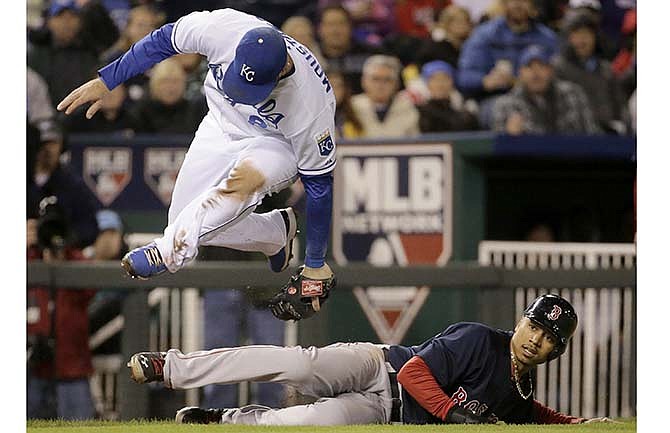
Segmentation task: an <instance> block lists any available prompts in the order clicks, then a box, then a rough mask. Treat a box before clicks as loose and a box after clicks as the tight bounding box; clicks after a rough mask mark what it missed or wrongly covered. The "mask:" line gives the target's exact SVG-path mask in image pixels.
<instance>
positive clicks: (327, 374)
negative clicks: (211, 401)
mask: <svg viewBox="0 0 670 433" xmlns="http://www.w3.org/2000/svg"><path fill="white" fill-rule="evenodd" d="M164 377H165V385H166V386H167V387H169V388H173V389H187V388H197V387H201V386H204V385H208V384H214V383H218V384H232V383H237V382H242V381H252V382H278V383H283V384H286V385H291V386H293V387H295V388H296V389H297V390H298V391H299V392H300V393H302V394H304V395H309V396H312V397H317V398H319V400H318V401H316V402H315V403H313V404H307V405H300V406H292V407H288V408H283V409H272V408H269V407H265V406H258V405H252V406H245V407H242V408H234V409H228V410H226V411H224V414H223V417H222V420H221V422H222V423H227V424H254V425H347V424H381V423H387V422H389V420H390V418H391V407H392V399H391V388H390V387H391V385H390V382H389V377H388V373H387V369H386V365H385V362H384V353H383V351H382V346H380V345H375V344H371V343H336V344H332V345H329V346H326V347H322V348H317V347H309V348H302V347H300V346H295V347H279V346H243V347H233V348H221V349H214V350H208V351H198V352H192V353H187V354H183V353H181V352H180V351H179V350H176V349H171V350H170V351H168V352H167V356H166V358H165V367H164Z"/></svg>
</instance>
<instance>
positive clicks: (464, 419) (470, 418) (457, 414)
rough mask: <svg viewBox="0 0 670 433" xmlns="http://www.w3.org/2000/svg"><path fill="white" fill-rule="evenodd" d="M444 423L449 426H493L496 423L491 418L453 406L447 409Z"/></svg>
mask: <svg viewBox="0 0 670 433" xmlns="http://www.w3.org/2000/svg"><path fill="white" fill-rule="evenodd" d="M445 421H446V422H447V423H449V424H495V422H496V420H495V419H494V418H492V417H485V416H481V415H477V414H476V413H474V412H472V411H470V410H468V409H466V408H464V407H460V406H453V407H452V408H451V409H449V412H447V417H446V418H445Z"/></svg>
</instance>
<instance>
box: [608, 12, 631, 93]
mask: <svg viewBox="0 0 670 433" xmlns="http://www.w3.org/2000/svg"><path fill="white" fill-rule="evenodd" d="M621 34H622V36H623V38H622V41H621V49H620V50H619V52H618V53H617V55H616V57H615V58H614V60H613V61H612V72H614V75H615V76H616V77H617V79H618V80H619V81H620V82H621V86H622V90H623V95H624V98H630V96H631V95H632V93H633V91H634V90H635V89H636V88H637V59H636V56H637V55H636V52H637V49H636V42H637V12H636V11H635V9H631V10H629V11H628V12H626V15H625V16H624V19H623V23H622V24H621Z"/></svg>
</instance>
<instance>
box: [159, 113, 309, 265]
mask: <svg viewBox="0 0 670 433" xmlns="http://www.w3.org/2000/svg"><path fill="white" fill-rule="evenodd" d="M242 160H246V161H247V162H250V163H251V164H252V166H253V167H254V168H255V169H256V170H258V171H259V172H260V173H262V175H263V177H264V179H265V182H264V183H263V185H262V186H261V187H260V188H259V189H258V190H256V191H255V192H253V193H252V194H250V195H249V196H247V197H245V198H244V199H238V198H232V197H230V196H227V195H223V194H221V193H220V191H219V189H220V188H225V187H226V179H227V177H228V176H229V174H230V172H231V170H232V169H233V168H234V167H235V166H236V165H238V164H239V163H240V162H241V161H242ZM296 179H297V162H296V157H295V155H294V154H293V150H292V149H291V146H290V144H288V143H286V142H285V141H282V140H279V139H276V138H273V137H267V136H259V137H251V138H242V139H232V138H231V137H230V136H229V135H227V134H225V133H223V132H222V131H221V128H220V127H219V126H218V124H217V123H216V121H215V120H214V118H213V114H212V113H211V112H210V113H208V114H207V116H205V118H204V119H203V121H202V123H201V124H200V127H199V128H198V131H197V132H196V135H195V138H194V139H193V142H192V143H191V146H190V148H189V150H188V152H187V153H186V156H185V158H184V162H183V164H182V166H181V168H180V170H179V174H178V175H177V180H176V183H175V188H174V191H173V192H172V202H171V204H170V210H169V211H168V226H167V227H166V228H165V230H164V232H163V236H162V237H160V238H158V239H156V240H155V241H156V244H157V246H158V249H159V250H160V252H161V256H162V257H163V261H164V262H165V265H166V266H167V268H168V270H169V271H170V272H176V271H177V270H178V269H180V268H181V267H182V266H183V265H184V264H186V263H188V262H189V261H191V260H193V259H194V258H195V256H196V255H197V254H198V245H215V246H223V247H228V248H233V249H237V250H241V251H260V252H262V253H264V254H266V255H273V254H276V253H277V252H278V251H279V250H280V249H281V248H283V247H284V245H285V244H286V240H287V239H286V229H285V226H284V221H283V219H282V217H281V215H280V213H279V211H276V210H275V211H272V212H268V213H265V214H254V213H252V212H253V210H254V209H255V208H256V206H258V205H259V204H260V203H261V201H262V200H263V197H264V196H265V195H266V194H271V193H274V192H278V191H280V190H282V189H284V188H285V187H287V186H289V185H290V184H291V183H293V182H294V181H295V180H296Z"/></svg>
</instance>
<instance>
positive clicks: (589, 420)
mask: <svg viewBox="0 0 670 433" xmlns="http://www.w3.org/2000/svg"><path fill="white" fill-rule="evenodd" d="M600 422H606V423H612V424H623V423H622V422H621V421H614V420H613V419H611V418H607V417H606V416H604V417H601V418H591V419H587V420H586V421H584V424H593V423H600Z"/></svg>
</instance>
